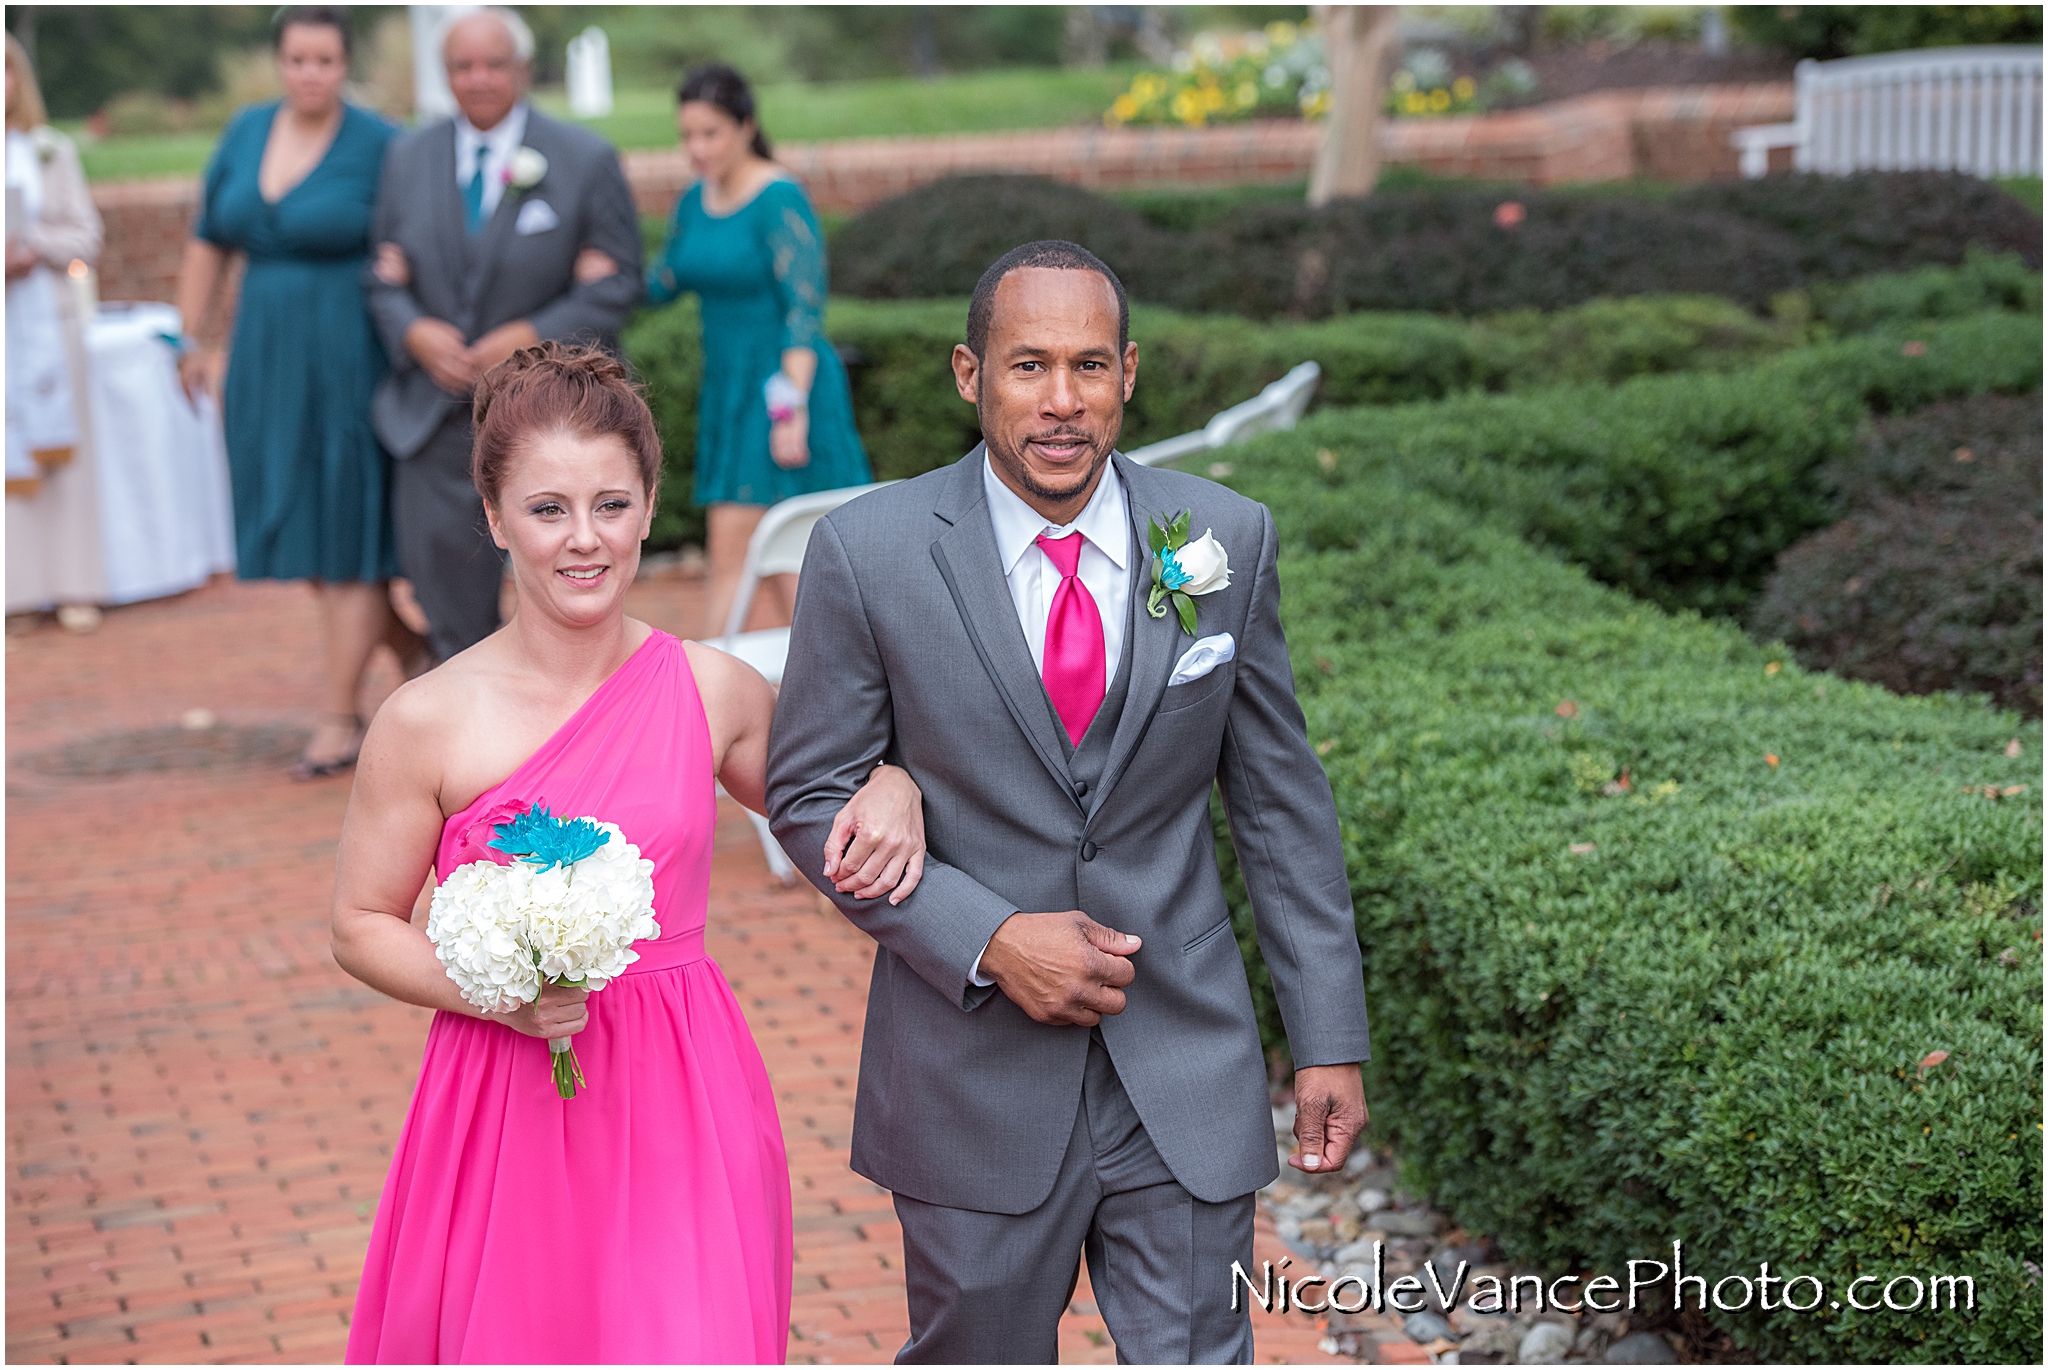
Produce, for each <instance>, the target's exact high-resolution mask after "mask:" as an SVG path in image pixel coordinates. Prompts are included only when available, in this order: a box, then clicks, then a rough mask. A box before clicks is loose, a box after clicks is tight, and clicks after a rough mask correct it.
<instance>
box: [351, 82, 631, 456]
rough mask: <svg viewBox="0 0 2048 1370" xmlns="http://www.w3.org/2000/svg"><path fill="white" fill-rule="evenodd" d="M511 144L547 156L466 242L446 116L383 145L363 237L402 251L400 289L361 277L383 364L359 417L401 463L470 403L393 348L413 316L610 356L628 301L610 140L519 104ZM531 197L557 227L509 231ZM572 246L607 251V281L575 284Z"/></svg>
mask: <svg viewBox="0 0 2048 1370" xmlns="http://www.w3.org/2000/svg"><path fill="white" fill-rule="evenodd" d="M523 146H526V147H530V148H532V149H533V150H534V151H536V152H538V153H540V154H541V156H543V157H545V158H547V162H548V167H547V173H546V175H544V176H542V177H541V179H540V182H539V184H537V185H534V186H530V187H528V188H526V189H523V190H522V189H519V188H516V187H513V186H507V187H505V195H504V198H503V199H501V200H500V201H499V202H498V208H497V212H496V213H495V214H493V215H492V216H491V221H490V222H489V223H488V224H486V225H484V230H483V232H482V233H480V234H478V235H477V236H475V237H473V238H472V237H471V236H470V234H469V230H468V228H467V227H466V226H465V224H464V222H463V217H464V216H463V208H462V192H461V189H460V188H459V187H458V186H457V185H456V184H455V121H454V120H452V119H446V120H443V121H441V122H440V123H436V124H429V125H427V126H426V127H425V128H419V129H414V130H413V131H412V132H410V133H408V134H406V135H404V136H403V137H400V138H394V139H393V140H392V141H391V146H390V148H389V150H387V151H386V152H385V154H384V174H383V178H382V180H381V182H380V183H379V185H378V188H377V214H376V224H375V229H374V232H373V234H372V237H371V241H372V242H373V243H384V242H395V243H397V244H398V245H399V246H400V247H401V248H403V249H405V256H406V260H407V261H408V262H410V263H411V264H412V283H411V284H410V285H407V286H391V285H386V284H384V283H383V282H382V281H380V280H378V279H377V277H376V274H375V272H374V271H369V270H366V271H365V273H364V276H363V284H364V289H365V291H366V292H367V293H368V295H369V299H370V312H371V314H372V315H373V316H374V317H375V318H376V321H377V330H378V332H379V334H380V335H381V336H382V337H383V339H384V350H385V351H386V352H387V353H389V354H390V357H391V370H390V372H389V373H388V374H387V375H386V376H385V378H384V380H383V382H382V383H381V384H379V385H378V387H377V392H376V394H375V396H374V397H373V398H372V400H371V402H370V418H371V422H372V423H373V424H374V425H375V427H376V430H377V436H378V437H379V438H381V439H382V440H383V442H384V446H385V447H386V448H388V449H389V450H390V452H391V455H393V456H394V457H397V458H399V459H400V460H404V459H405V458H408V457H411V456H413V455H415V454H416V453H418V452H419V450H420V449H421V448H422V447H424V446H425V445H426V442H427V439H429V438H431V437H432V436H433V435H434V432H435V430H436V429H438V428H440V426H441V424H442V422H443V421H445V420H446V419H447V417H448V416H449V415H450V414H451V413H454V412H456V411H458V410H461V411H465V412H466V411H467V409H468V407H469V401H468V399H467V398H464V397H458V396H455V395H451V394H449V393H448V392H447V391H445V390H443V389H442V388H441V387H440V386H438V385H436V384H434V381H433V378H432V377H430V376H428V375H427V373H426V372H425V371H422V370H421V369H420V367H419V363H417V362H415V361H414V360H413V359H412V354H411V353H409V352H407V351H406V350H405V330H406V329H407V328H408V327H410V326H411V325H412V323H413V321H414V320H416V319H420V318H425V317H431V318H436V319H445V320H447V321H448V322H449V323H452V324H454V325H455V326H456V327H457V328H459V329H461V330H462V335H463V336H464V337H465V338H468V339H470V340H472V341H474V340H475V339H477V338H479V337H481V336H482V335H483V334H485V333H488V332H490V331H491V330H492V329H493V328H496V327H498V326H499V325H500V324H505V323H510V322H512V321H513V320H515V319H526V320H528V321H529V322H531V323H532V324H533V327H534V330H535V331H536V332H538V333H539V334H540V335H541V337H543V338H552V339H556V340H558V341H569V340H576V341H580V342H596V343H601V344H603V345H604V346H605V347H608V348H610V349H611V350H613V351H615V352H616V351H617V350H618V331H619V325H620V324H621V323H623V322H624V321H625V318H626V313H627V311H628V310H630V309H631V308H632V307H633V306H634V305H635V304H637V303H638V302H639V300H640V218H639V215H638V213H637V212H636V211H635V210H634V207H633V192H632V191H631V189H629V188H628V187H627V185H626V176H625V173H624V172H623V171H621V170H620V169H619V158H618V154H617V153H616V152H614V151H612V147H611V144H609V143H607V142H605V141H604V140H603V139H602V138H599V137H598V136H597V135H596V134H594V133H590V132H588V131H586V130H584V129H580V128H576V127H574V126H572V125H569V124H563V123H558V122H557V121H555V120H553V119H550V118H548V117H547V116H546V115H544V114H542V113H541V112H540V111H539V110H537V109H529V110H528V111H527V113H526V136H525V139H524V140H523ZM534 201H542V202H544V203H546V205H547V206H548V208H549V209H550V210H552V211H553V214H554V217H555V220H556V223H555V225H554V227H552V228H549V229H547V230H545V231H543V232H537V233H520V232H518V222H519V215H520V210H521V209H522V208H523V207H525V206H526V205H528V204H531V203H533V202H534ZM584 247H595V248H597V249H598V250H599V251H601V252H604V253H606V254H607V255H609V256H610V257H611V259H612V260H613V261H615V262H617V263H618V264H619V271H618V274H617V275H614V276H610V277H607V278H606V279H604V280H602V281H597V282H594V283H593V284H590V285H578V284H576V280H575V276H574V270H575V265H576V254H577V253H578V252H579V251H581V250H582V249H583V248H584ZM374 261H375V258H374V256H373V257H372V262H373V264H374Z"/></svg>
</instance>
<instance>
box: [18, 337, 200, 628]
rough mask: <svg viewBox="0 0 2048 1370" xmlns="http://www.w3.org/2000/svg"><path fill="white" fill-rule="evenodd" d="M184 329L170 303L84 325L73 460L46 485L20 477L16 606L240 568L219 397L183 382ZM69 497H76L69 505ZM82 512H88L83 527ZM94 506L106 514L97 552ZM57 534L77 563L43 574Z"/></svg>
mask: <svg viewBox="0 0 2048 1370" xmlns="http://www.w3.org/2000/svg"><path fill="white" fill-rule="evenodd" d="M88 308H89V306H88ZM179 331H180V330H179V322H178V311H177V310H176V309H173V308H172V307H171V306H169V305H165V304H112V305H106V306H103V307H101V308H100V309H99V311H98V312H97V314H96V315H94V316H93V321H92V323H91V324H90V325H89V326H88V327H87V328H86V329H85V338H84V344H85V345H84V353H83V357H82V359H81V360H82V361H83V363H84V369H85V372H86V375H85V387H86V406H85V408H86V414H85V416H84V417H85V418H86V419H87V422H86V423H85V424H84V425H82V428H83V430H84V431H83V435H82V436H83V441H81V442H79V443H78V444H77V455H76V457H75V459H74V464H73V467H74V469H66V470H64V471H63V472H61V473H59V474H58V475H57V476H56V477H53V478H52V479H51V480H50V481H48V482H45V483H44V488H43V489H42V490H41V491H36V490H34V489H31V490H30V491H29V492H27V493H25V494H20V495H17V494H15V493H13V492H12V490H13V487H12V486H10V494H9V496H8V500H7V531H8V592H7V610H8V612H9V613H15V612H19V611H22V610H33V609H48V608H52V607H54V605H53V603H51V602H48V601H50V600H53V599H54V600H61V602H63V603H67V604H133V603H135V602H136V601H138V600H145V599H159V598H162V597H163V596H165V595H175V594H179V593H182V592H183V591H186V590H190V589H193V588H194V587H196V586H200V585H204V584H205V583H206V582H207V580H208V579H209V578H210V577H212V576H213V575H215V574H216V573H218V572H221V571H232V570H234V569H235V533H234V508H233V504H232V502H231V497H230V495H229V492H228V467H227V449H226V447H225V446H224V445H223V443H222V441H221V427H220V414H219V410H218V408H217V407H216V406H215V404H214V402H213V401H212V400H211V399H210V398H207V397H203V396H202V397H201V399H200V400H199V402H198V404H197V405H194V404H193V403H192V402H191V401H190V400H188V399H186V398H185V392H184V390H183V388H182V387H181V386H180V385H179V384H178V364H177V353H176V351H175V350H174V349H173V348H172V346H171V344H170V343H168V342H166V341H165V337H166V336H167V335H168V336H176V335H177V334H178V332H179ZM73 355H74V356H77V355H78V354H77V353H74V354H73ZM60 480H61V481H62V482H63V484H62V486H61V487H60V486H59V484H58V482H59V481H60ZM80 500H83V501H85V502H86V503H85V504H83V505H79V504H77V503H76V502H77V501H80ZM62 501H71V502H72V503H70V504H65V505H62V507H61V508H60V502H62ZM73 509H75V510H76V512H77V513H78V514H80V515H85V522H84V523H83V525H82V526H81V525H80V524H79V523H78V522H76V521H75V519H74V518H73V515H72V513H71V512H68V511H70V510H73ZM89 509H96V510H97V514H98V518H97V529H96V531H97V534H98V537H97V542H98V547H97V549H96V551H95V550H94V549H93V548H92V547H91V546H90V544H91V542H92V541H93V540H94V539H93V533H94V531H95V528H94V520H93V519H92V518H91V516H90V514H89V513H87V511H88V510H89ZM52 539H57V540H60V541H61V542H62V543H64V544H65V548H64V550H66V551H68V552H69V553H70V554H71V558H72V563H73V564H72V569H70V570H69V571H67V572H65V573H63V574H61V575H50V574H45V571H46V570H47V569H48V565H49V563H47V561H46V559H47V558H50V557H53V556H57V555H58V554H59V545H58V543H53V542H52ZM80 551H83V552H85V554H86V558H87V559H86V561H85V562H84V563H83V564H78V563H77V557H76V554H77V553H78V552H80ZM94 559H96V560H97V562H98V567H97V570H98V574H94V573H93V572H94V569H95V568H94V566H93V561H94Z"/></svg>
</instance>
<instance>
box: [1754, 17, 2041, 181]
mask: <svg viewBox="0 0 2048 1370" xmlns="http://www.w3.org/2000/svg"><path fill="white" fill-rule="evenodd" d="M1792 79H1793V90H1794V97H1795V98H1794V106H1793V107H1794V111H1795V113H1794V118H1793V122H1791V123H1789V124H1766V125H1763V126H1761V127H1756V128H1745V129H1737V130H1736V131H1735V133H1734V135H1733V136H1732V138H1731V139H1730V141H1731V142H1732V143H1733V144H1734V145H1735V147H1736V148H1737V149H1738V150H1740V152H1741V153H1742V174H1743V175H1744V176H1749V177H1757V176H1761V175H1763V174H1764V172H1765V170H1766V169H1767V168H1768V166H1769V158H1770V152H1771V149H1772V148H1780V147H1789V148H1791V149H1792V165H1793V168H1794V169H1795V170H1797V171H1817V172H1823V173H1826V174H1829V175H1837V176H1839V175H1846V174H1848V173H1849V172H1852V171H1963V172H1968V173H1970V174H1971V175H1973V176H1984V177H1996V176H2039V175H2040V174H2041V49H2040V48H2038V47H1974V48H1926V49H1922V50H1920V51H1917V52H1885V53H1879V54H1877V55H1876V56H1872V57H1845V58H1843V59H1841V60H1839V61H1834V62H1816V61H1812V60H1810V59H1809V60H1807V61H1804V62H1801V63H1800V64H1799V66H1798V67H1797V69H1796V70H1795V71H1794V73H1793V78H1792Z"/></svg>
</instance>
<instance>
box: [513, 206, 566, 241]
mask: <svg viewBox="0 0 2048 1370" xmlns="http://www.w3.org/2000/svg"><path fill="white" fill-rule="evenodd" d="M561 222H562V221H561V220H560V219H558V218H556V217H555V211H554V207H553V206H552V205H550V204H549V203H548V202H547V201H546V200H528V201H527V202H526V203H525V204H523V205H521V206H519V222H518V223H515V224H513V225H512V231H513V232H514V233H517V234H518V235H519V236H520V237H522V238H524V237H526V236H527V235H528V234H530V233H545V232H547V231H548V230H549V229H551V228H554V227H556V226H558V225H559V224H560V223H561Z"/></svg>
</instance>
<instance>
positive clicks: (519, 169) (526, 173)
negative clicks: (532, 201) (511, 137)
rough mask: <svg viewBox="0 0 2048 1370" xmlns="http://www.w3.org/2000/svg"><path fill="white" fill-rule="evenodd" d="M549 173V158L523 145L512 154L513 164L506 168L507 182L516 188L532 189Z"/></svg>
mask: <svg viewBox="0 0 2048 1370" xmlns="http://www.w3.org/2000/svg"><path fill="white" fill-rule="evenodd" d="M547 174H548V159H547V158H545V157H543V156H541V155H540V153H538V152H536V151H535V150H534V149H532V148H530V147H523V148H521V149H519V151H517V152H515V153H513V154H512V165H510V166H508V167H506V168H505V184H506V185H508V186H511V187H512V188H513V189H514V190H532V189H533V188H534V187H535V186H537V185H539V184H540V178H541V177H543V176H545V175H547Z"/></svg>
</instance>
